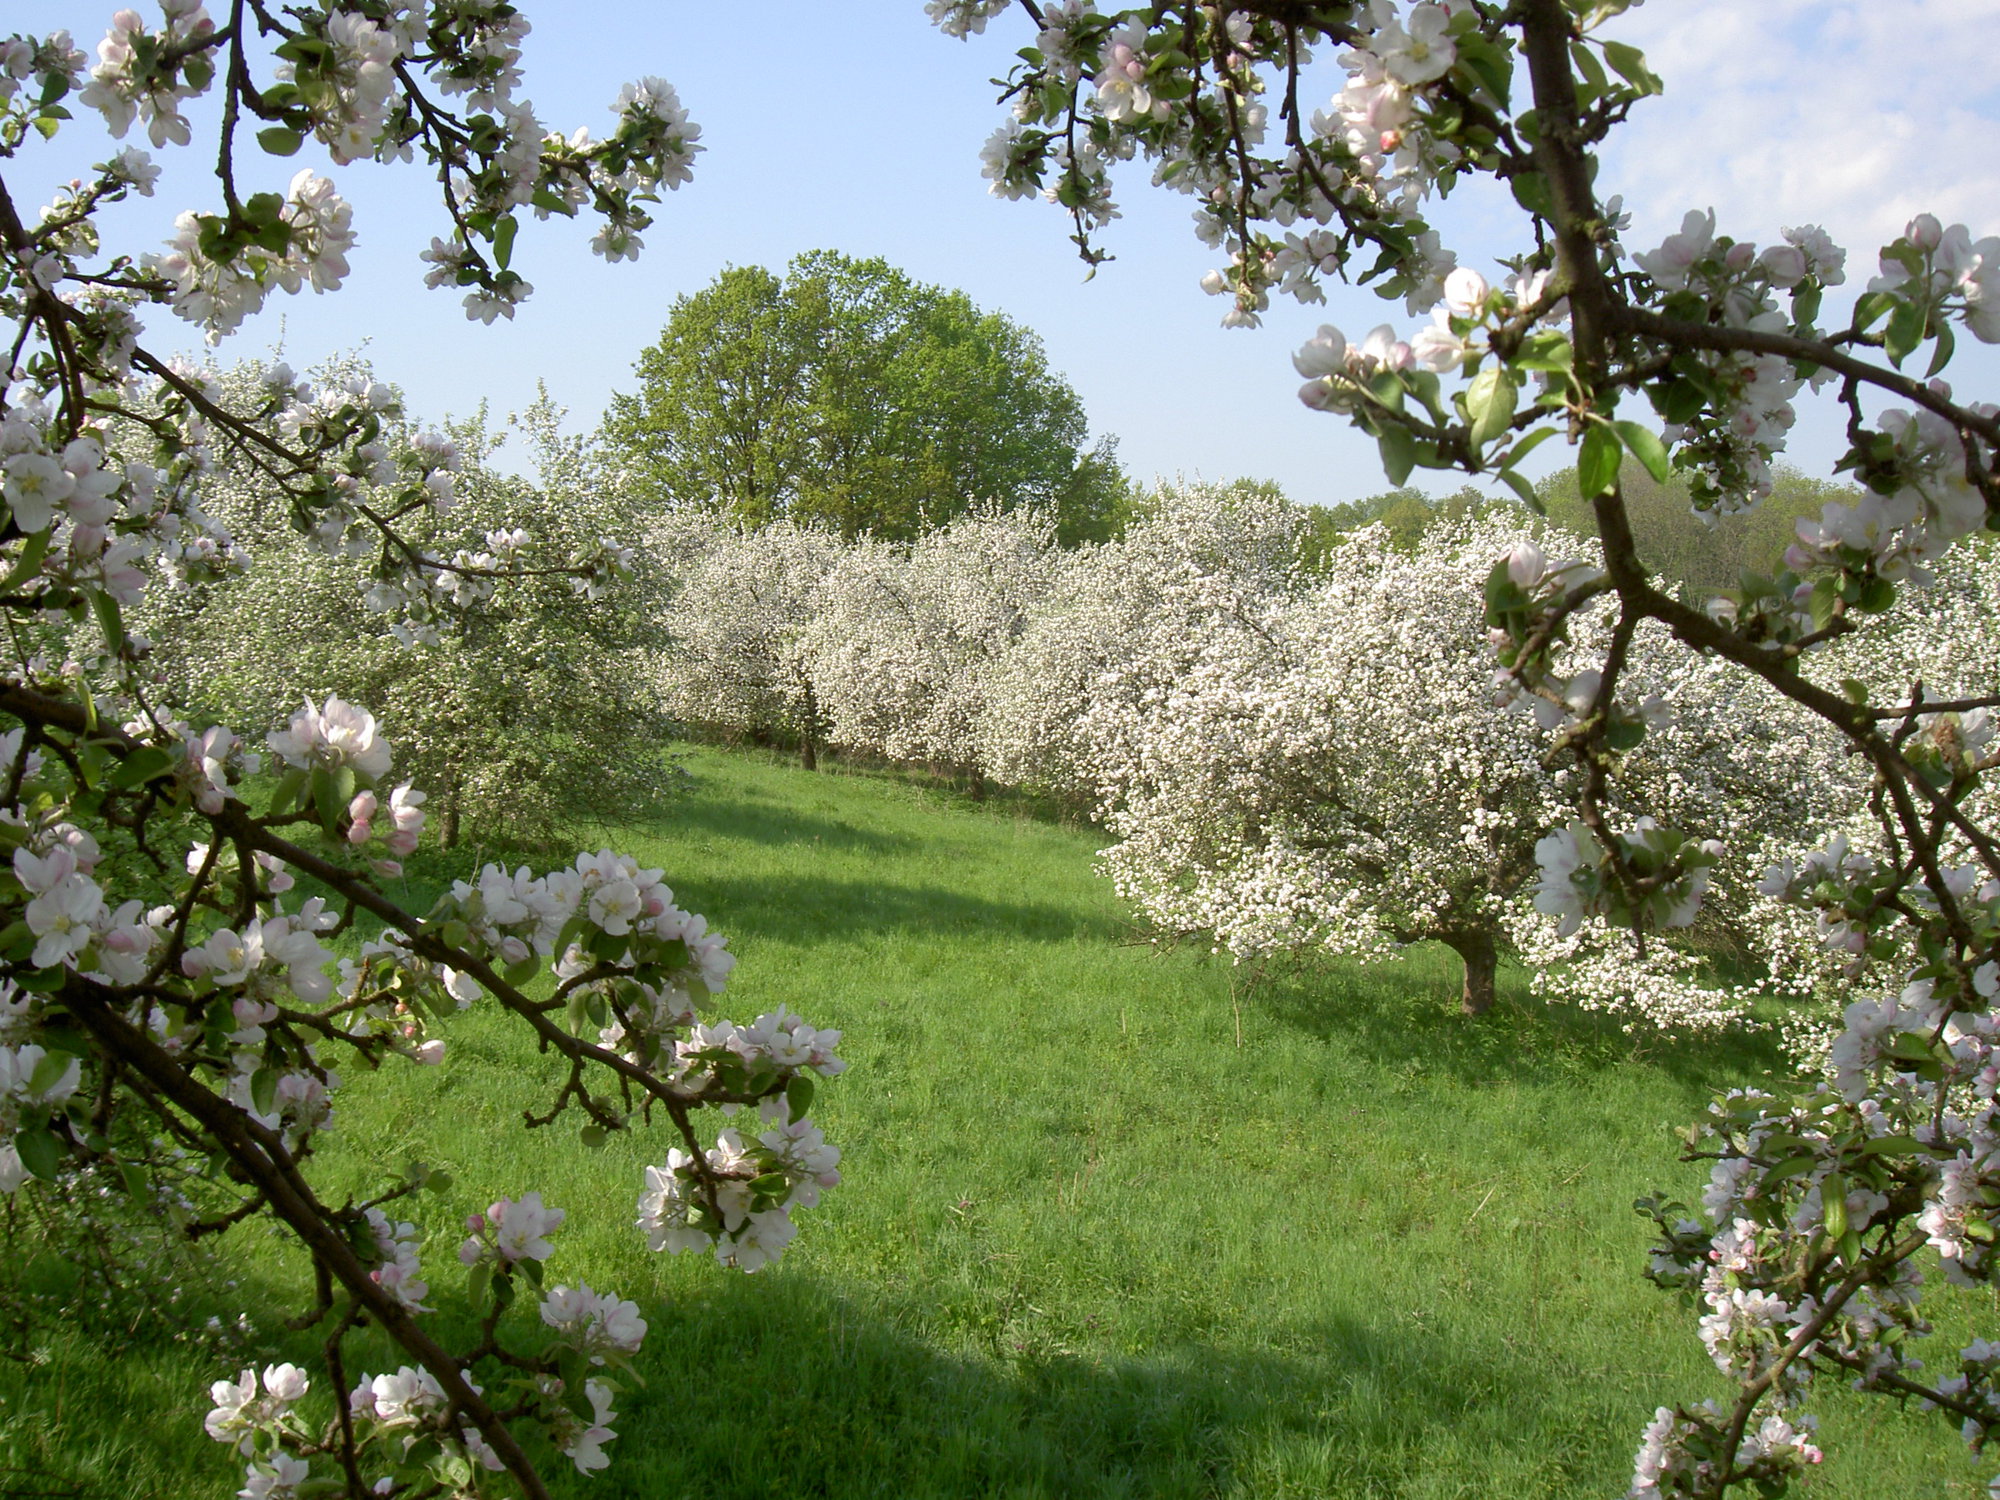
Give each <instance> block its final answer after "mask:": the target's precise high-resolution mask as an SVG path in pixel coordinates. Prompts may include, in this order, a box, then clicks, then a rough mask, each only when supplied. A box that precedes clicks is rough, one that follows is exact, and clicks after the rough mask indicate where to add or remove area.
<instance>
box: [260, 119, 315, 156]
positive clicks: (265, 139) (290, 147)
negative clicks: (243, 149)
mask: <svg viewBox="0 0 2000 1500" xmlns="http://www.w3.org/2000/svg"><path fill="white" fill-rule="evenodd" d="M257 144H258V145H260V146H262V147H263V148H264V149H265V150H266V151H268V152H270V153H271V155H273V156H291V155H294V154H295V153H296V152H297V151H298V149H299V147H301V146H303V145H304V144H305V137H304V136H302V135H300V134H299V133H298V132H297V131H296V130H292V129H289V128H288V127H286V126H283V125H273V126H272V127H271V128H270V129H269V130H260V131H258V132H257Z"/></svg>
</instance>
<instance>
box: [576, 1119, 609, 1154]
mask: <svg viewBox="0 0 2000 1500" xmlns="http://www.w3.org/2000/svg"><path fill="white" fill-rule="evenodd" d="M576 1137H577V1139H578V1140H580V1141H582V1142H583V1143H584V1145H586V1146H588V1147H589V1148H590V1149H591V1150H593V1151H596V1150H598V1149H600V1148H601V1147H602V1146H603V1145H604V1142H605V1139H606V1136H605V1131H604V1127H603V1126H602V1125H586V1126H584V1127H583V1129H581V1130H579V1131H578V1132H577V1133H576Z"/></svg>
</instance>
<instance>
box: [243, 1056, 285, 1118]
mask: <svg viewBox="0 0 2000 1500" xmlns="http://www.w3.org/2000/svg"><path fill="white" fill-rule="evenodd" d="M250 1102H251V1103H252V1104H253V1105H255V1106H256V1107H257V1113H258V1114H260V1115H268V1114H270V1113H272V1111H273V1107H274V1106H275V1105H276V1104H277V1102H278V1071H277V1069H275V1068H259V1069H258V1070H257V1071H256V1072H255V1073H253V1074H251V1075H250Z"/></svg>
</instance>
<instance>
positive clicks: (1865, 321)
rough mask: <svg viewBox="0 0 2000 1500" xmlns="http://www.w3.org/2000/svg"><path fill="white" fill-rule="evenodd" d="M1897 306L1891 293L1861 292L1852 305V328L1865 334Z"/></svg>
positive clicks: (1895, 299) (1894, 296)
mask: <svg viewBox="0 0 2000 1500" xmlns="http://www.w3.org/2000/svg"><path fill="white" fill-rule="evenodd" d="M1898 305H1899V303H1898V301H1897V298H1896V295H1895V294H1894V293H1893V292H1863V293H1862V294H1861V296H1860V298H1859V300H1857V301H1856V302H1855V304H1854V326H1855V327H1856V328H1857V329H1859V330H1860V331H1861V332H1863V333H1866V332H1867V331H1868V330H1869V329H1870V328H1873V327H1874V326H1875V325H1876V324H1877V323H1879V322H1881V321H1882V318H1883V316H1884V315H1885V314H1886V313H1889V312H1890V311H1892V310H1894V309H1895V308H1896V307H1897V306H1898Z"/></svg>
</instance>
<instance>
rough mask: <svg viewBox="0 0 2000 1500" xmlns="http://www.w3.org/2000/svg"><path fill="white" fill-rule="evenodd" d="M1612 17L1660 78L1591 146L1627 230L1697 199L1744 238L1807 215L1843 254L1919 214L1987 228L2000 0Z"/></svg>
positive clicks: (1867, 254)
mask: <svg viewBox="0 0 2000 1500" xmlns="http://www.w3.org/2000/svg"><path fill="white" fill-rule="evenodd" d="M1614 29H1615V34H1616V35H1617V36H1618V37H1619V38H1620V39H1623V40H1629V41H1631V42H1633V43H1635V44H1636V45H1638V46H1639V47H1641V48H1642V49H1643V50H1644V51H1645V52H1646V54H1647V59H1648V61H1649V62H1650V63H1651V64H1652V66H1653V69H1654V71H1655V72H1656V73H1658V74H1659V75H1660V76H1661V77H1662V78H1663V79H1664V80H1665V81H1666V85H1667V93H1666V95H1665V97H1664V98H1660V99H1653V100H1648V101H1646V102H1645V103H1644V104H1642V105H1641V106H1640V107H1639V108H1638V109H1636V110H1635V111H1634V112H1633V117H1632V120H1631V122H1630V123H1629V124H1628V125H1627V126H1626V127H1625V128H1624V129H1622V130H1621V131H1619V132H1617V134H1616V137H1615V138H1614V140H1613V141H1612V142H1610V143H1608V149H1607V151H1606V153H1605V155H1606V161H1605V170H1604V174H1603V176H1602V177H1600V179H1599V188H1600V190H1601V191H1603V192H1607V193H1613V192H1617V193H1623V194H1624V195H1625V200H1626V204H1627V206H1628V207H1629V208H1631V209H1632V211H1633V215H1634V222H1633V226H1632V230H1631V232H1630V233H1629V234H1628V236H1627V237H1626V238H1627V243H1629V244H1632V245H1635V246H1636V245H1648V244H1654V243H1657V242H1658V240H1659V239H1660V237H1661V236H1663V235H1665V234H1666V233H1668V232H1669V231H1671V230H1672V229H1673V228H1674V226H1676V225H1677V224H1678V223H1679V222H1680V217H1681V214H1682V212H1683V211H1684V210H1685V209H1687V208H1690V207H1702V208H1707V207H1710V206H1713V207H1714V208H1715V209H1716V210H1717V216H1718V224H1717V227H1718V228H1719V229H1720V230H1721V231H1722V232H1723V233H1726V234H1731V235H1733V236H1734V237H1736V238H1738V239H1753V240H1756V241H1758V242H1759V243H1768V242H1769V241H1771V240H1773V239H1775V238H1777V235H1778V231H1779V230H1780V229H1781V228H1782V227H1784V226H1786V225H1791V224H1803V223H1817V224H1820V225H1823V226H1824V227H1825V228H1826V229H1827V230H1828V232H1829V233H1831V234H1832V235H1833V237H1834V238H1835V240H1837V241H1838V242H1840V243H1841V244H1843V245H1845V246H1847V247H1848V249H1849V250H1850V252H1852V254H1851V260H1850V264H1853V265H1855V266H1857V267H1869V266H1872V263H1873V261H1874V251H1875V249H1876V247H1877V246H1879V245H1882V244H1884V243H1886V242H1887V241H1888V240H1890V239H1893V238H1895V237H1896V235H1898V234H1899V233H1901V232H1902V228H1903V225H1904V224H1905V223H1906V222H1907V221H1908V220H1909V219H1910V217H1911V216H1912V215H1913V214H1916V213H1919V212H1926V211H1928V212H1931V213H1935V214H1937V215H1938V216H1939V217H1940V218H1942V219H1944V220H1945V221H1946V222H1947V223H1949V222H1954V221H1963V222H1965V223H1967V224H1969V225H1970V226H1971V227H1972V229H1973V232H1974V233H1975V234H1976V235H1977V234H1990V233H1994V232H1996V231H2000V157H1996V156H1995V155H1994V153H1993V150H1992V140H1993V134H1994V130H1995V127H1996V124H2000V69H1996V68H1995V67H1994V65H1993V47H1992V43H1993V39H1994V37H1995V35H1996V34H2000V0H1757V3H1755V4H1744V3H1742V0H1665V3H1656V4H1654V5H1650V6H1647V7H1645V8H1643V9H1640V10H1636V11H1632V12H1630V13H1628V14H1627V15H1626V16H1625V17H1623V18H1621V20H1620V21H1619V22H1617V23H1616V25H1615V28H1614Z"/></svg>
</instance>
